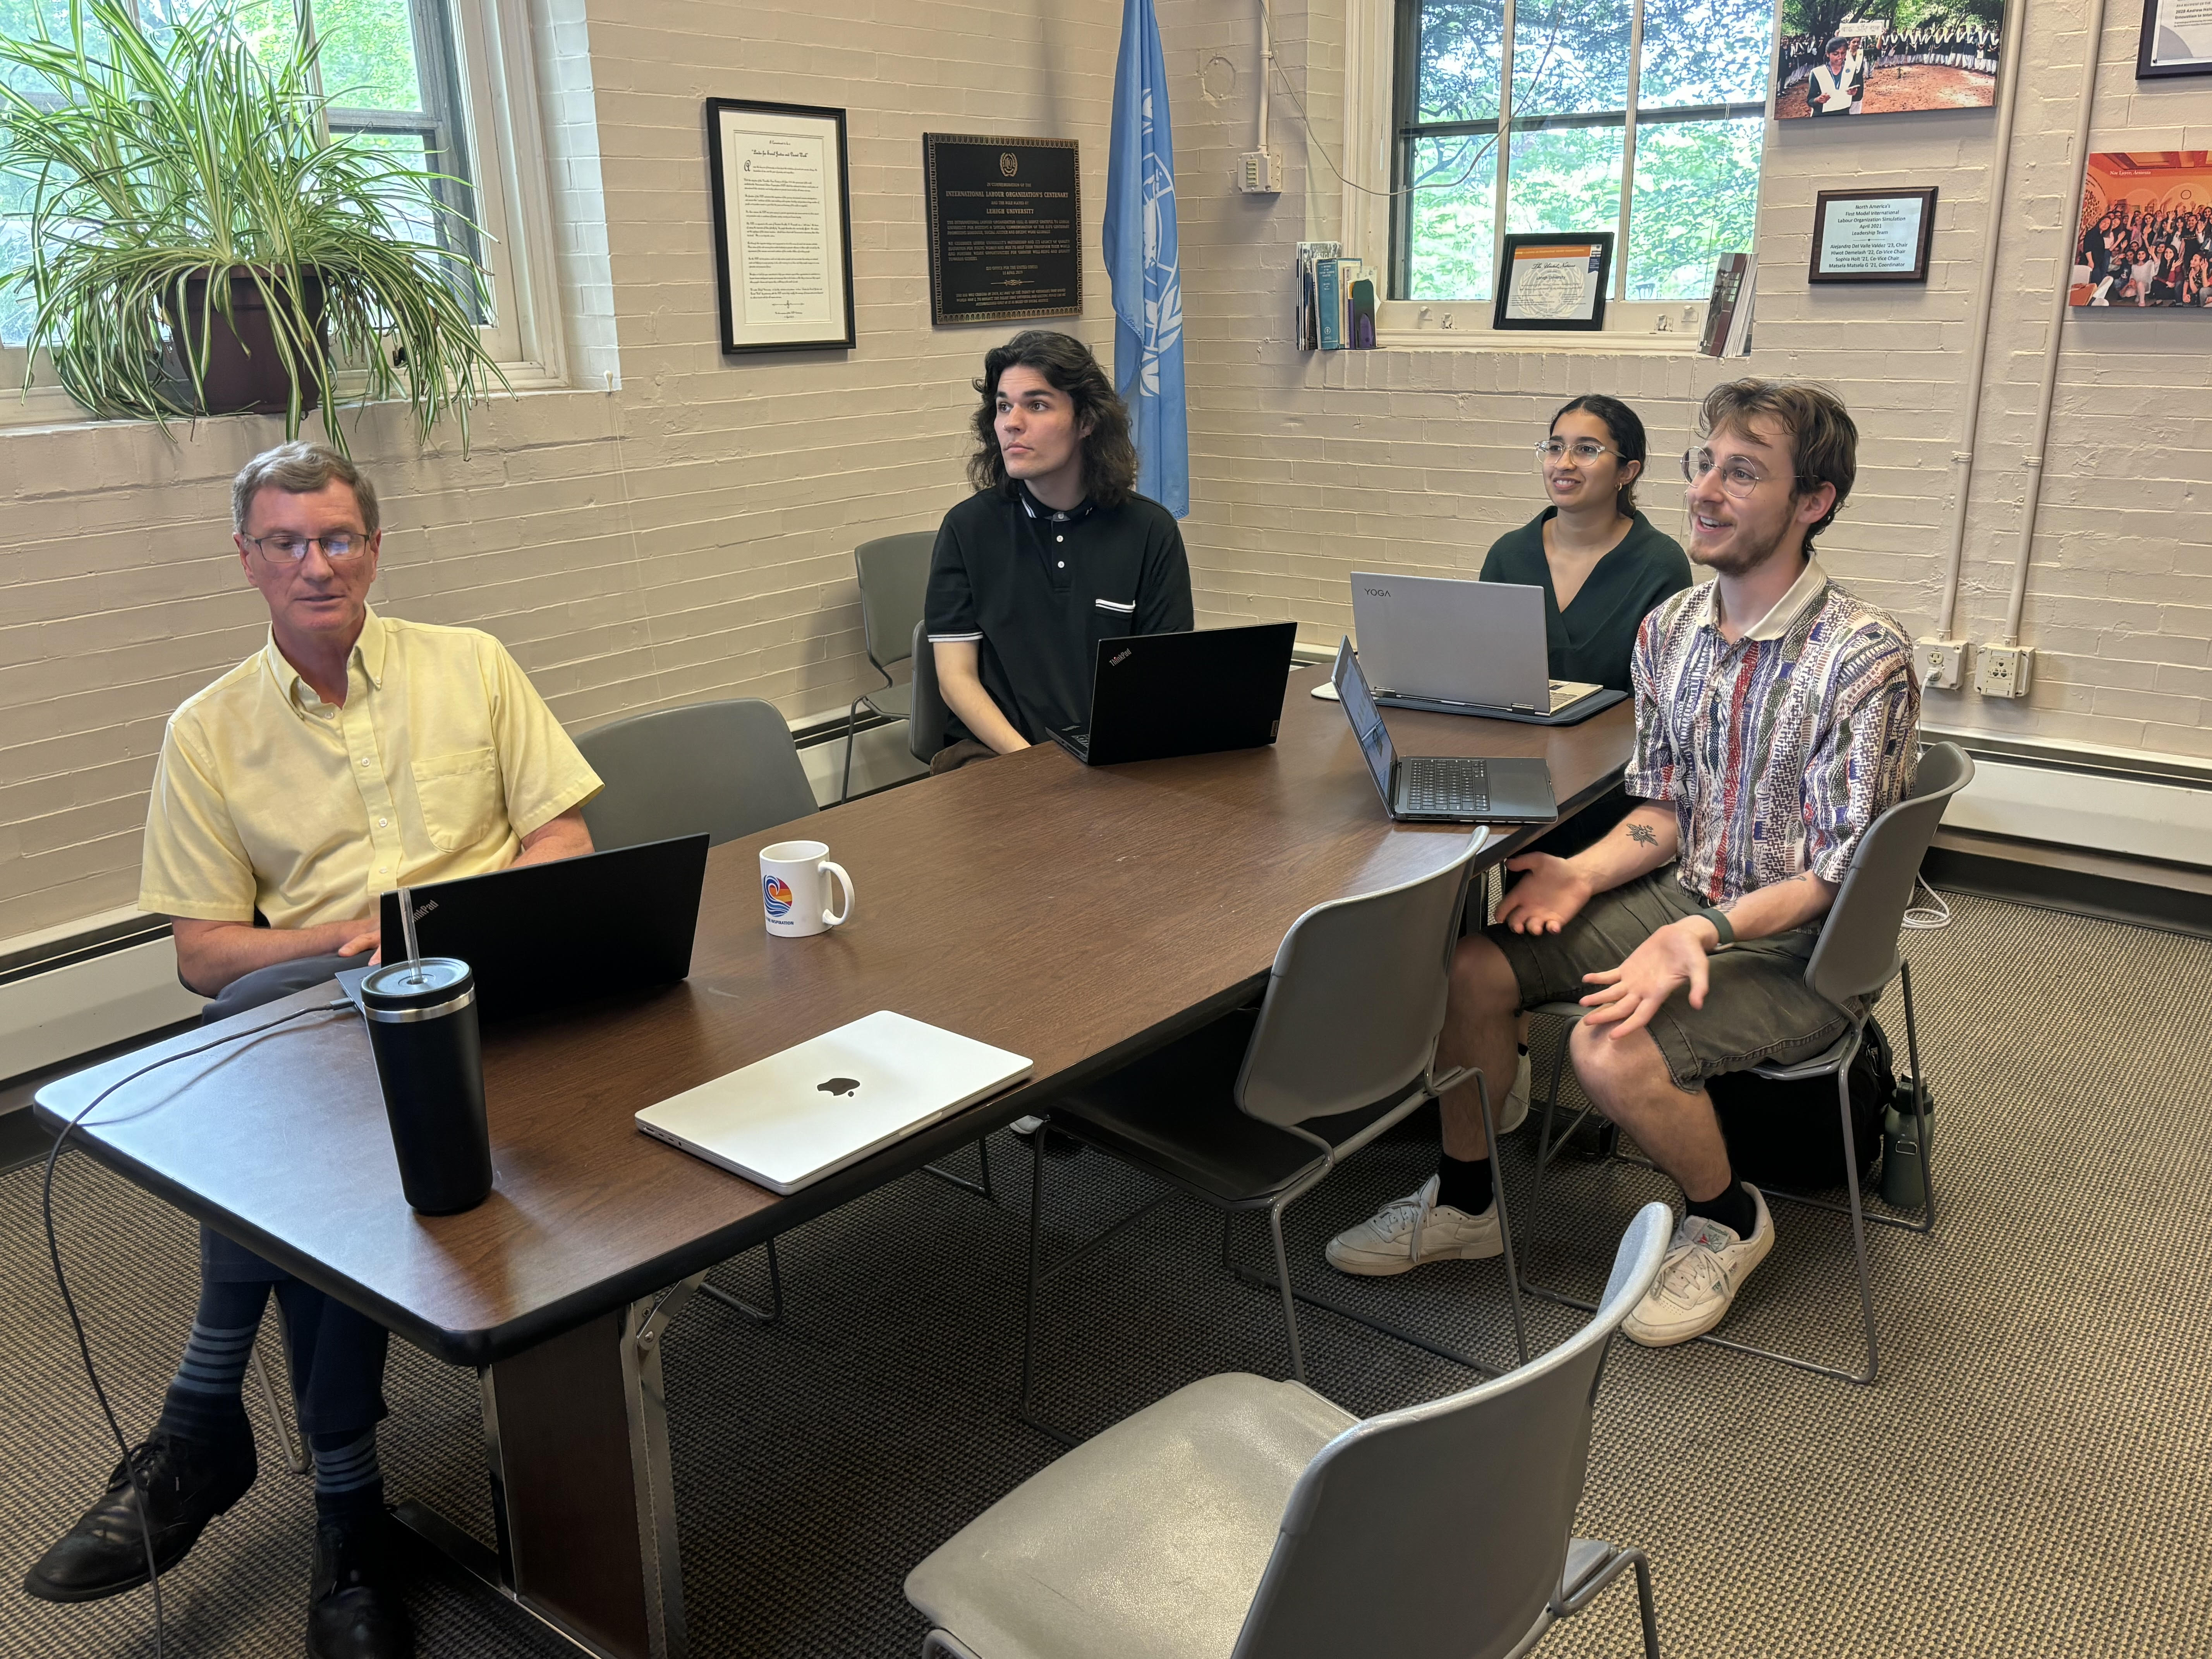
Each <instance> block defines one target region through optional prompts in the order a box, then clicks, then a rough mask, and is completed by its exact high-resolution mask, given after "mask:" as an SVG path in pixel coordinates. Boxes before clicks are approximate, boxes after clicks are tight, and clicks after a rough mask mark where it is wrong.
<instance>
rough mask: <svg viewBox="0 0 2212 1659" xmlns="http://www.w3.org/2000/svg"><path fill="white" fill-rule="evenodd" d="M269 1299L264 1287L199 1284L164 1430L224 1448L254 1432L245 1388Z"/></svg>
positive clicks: (164, 1408)
mask: <svg viewBox="0 0 2212 1659" xmlns="http://www.w3.org/2000/svg"><path fill="white" fill-rule="evenodd" d="M268 1299H269V1286H268V1285H265V1284H248V1285H233V1284H227V1283H222V1282H219V1281H211V1282H208V1283H204V1284H203V1285H201V1286H200V1304H199V1307H198V1309H197V1310H196V1311H195V1312H194V1314H193V1316H192V1334H191V1340H189V1341H187V1342H186V1343H185V1352H184V1357H183V1358H181V1359H180V1360H179V1362H178V1364H177V1374H176V1376H174V1377H173V1378H172V1379H171V1380H170V1383H169V1388H168V1392H167V1395H166V1396H165V1397H164V1398H163V1400H162V1401H161V1422H160V1424H159V1425H157V1427H158V1429H159V1431H161V1432H162V1433H164V1434H167V1435H169V1436H172V1437H174V1438H176V1439H179V1440H190V1441H194V1442H197V1443H200V1444H203V1445H213V1446H224V1447H228V1446H233V1445H235V1444H236V1443H237V1442H238V1441H240V1439H243V1438H245V1437H248V1436H250V1435H251V1434H252V1429H251V1428H250V1427H249V1426H248V1425H247V1423H246V1401H245V1399H244V1396H243V1394H242V1386H243V1384H244V1382H245V1379H246V1367H247V1366H248V1365H249V1364H251V1363H252V1358H253V1339H254V1333H255V1332H256V1331H257V1330H258V1328H260V1324H261V1310H262V1308H263V1306H264V1304H266V1303H267V1301H268Z"/></svg>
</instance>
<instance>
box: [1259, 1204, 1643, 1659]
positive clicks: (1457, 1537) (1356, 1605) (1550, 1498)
mask: <svg viewBox="0 0 2212 1659" xmlns="http://www.w3.org/2000/svg"><path fill="white" fill-rule="evenodd" d="M1673 1230H1674V1218H1673V1216H1672V1215H1671V1214H1670V1213H1669V1212H1668V1208H1667V1206H1665V1205H1663V1204H1647V1205H1645V1206H1644V1207H1643V1209H1641V1210H1640V1211H1638V1212H1637V1214H1636V1217H1635V1218H1634V1219H1633V1220H1632V1221H1631V1222H1630V1223H1629V1225H1628V1231H1627V1232H1626V1234H1624V1235H1623V1236H1622V1238H1621V1241H1620V1249H1619V1250H1617V1251H1616V1252H1615V1253H1614V1255H1613V1275H1612V1277H1611V1278H1610V1279H1608V1280H1607V1283H1606V1287H1605V1296H1604V1298H1603V1299H1602V1300H1601V1302H1600V1303H1599V1304H1598V1310H1597V1312H1596V1313H1595V1315H1593V1316H1592V1317H1591V1319H1590V1322H1589V1324H1587V1325H1585V1326H1583V1328H1582V1329H1581V1330H1579V1331H1577V1333H1576V1334H1574V1335H1573V1336H1571V1337H1570V1338H1569V1339H1568V1340H1566V1341H1565V1342H1563V1343H1562V1344H1560V1345H1559V1346H1558V1347H1556V1348H1554V1349H1553V1350H1552V1351H1551V1352H1549V1353H1547V1354H1545V1355H1544V1356H1542V1357H1541V1358H1537V1359H1533V1360H1530V1361H1529V1362H1528V1364H1525V1365H1522V1367H1520V1369H1518V1370H1512V1371H1508V1372H1507V1373H1506V1374H1505V1375H1504V1376H1501V1377H1498V1378H1497V1379H1496V1380H1494V1381H1492V1382H1488V1383H1483V1384H1482V1385H1481V1386H1480V1387H1479V1388H1474V1389H1468V1390H1467V1391H1466V1392H1465V1393H1463V1394H1455V1395H1448V1396H1447V1397H1445V1398H1444V1399H1442V1400H1436V1401H1429V1402H1428V1403H1427V1404H1425V1405H1420V1406H1410V1407H1407V1408H1406V1409H1405V1410H1403V1411H1396V1412H1389V1413H1385V1414H1384V1415H1383V1416H1381V1417H1370V1418H1369V1419H1367V1420H1366V1421H1365V1422H1364V1423H1358V1424H1355V1425H1352V1427H1351V1428H1348V1429H1346V1431H1344V1432H1343V1433H1342V1434H1340V1435H1339V1436H1337V1437H1336V1438H1335V1439H1334V1440H1332V1441H1330V1442H1329V1443H1328V1445H1326V1446H1324V1447H1322V1449H1321V1450H1320V1451H1319V1452H1318V1453H1316V1455H1315V1457H1314V1460H1313V1462H1310V1463H1309V1464H1307V1465H1306V1468H1305V1471H1304V1474H1300V1475H1299V1476H1298V1480H1297V1485H1296V1486H1293V1487H1292V1488H1291V1497H1290V1501H1289V1503H1287V1504H1285V1505H1284V1508H1283V1519H1282V1524H1281V1528H1280V1530H1279V1533H1278V1534H1277V1535H1276V1539H1275V1549H1274V1553H1273V1555H1272V1556H1271V1557H1269V1559H1268V1561H1267V1571H1266V1572H1265V1573H1264V1574H1263V1575H1262V1576H1261V1580H1260V1588H1259V1589H1258V1591H1257V1592H1256V1593H1255V1595H1254V1596H1253V1598H1252V1606H1251V1608H1250V1610H1249V1612H1248V1613H1246V1614H1245V1616H1244V1628H1243V1631H1242V1632H1241V1633H1240V1634H1239V1635H1238V1637H1237V1646H1236V1650H1235V1652H1234V1655H1233V1656H1232V1659H1343V1656H1345V1655H1346V1654H1355V1653H1387V1654H1389V1655H1390V1656H1392V1659H1498V1656H1500V1655H1504V1654H1507V1653H1510V1652H1511V1651H1512V1650H1513V1649H1514V1648H1515V1647H1516V1644H1519V1643H1520V1642H1521V1641H1522V1638H1525V1637H1526V1636H1527V1635H1528V1632H1529V1630H1530V1629H1531V1627H1532V1626H1534V1624H1535V1622H1536V1620H1537V1616H1538V1615H1539V1614H1540V1613H1542V1611H1543V1609H1544V1606H1545V1603H1546V1602H1547V1601H1550V1600H1551V1598H1552V1597H1553V1596H1554V1595H1558V1594H1559V1578H1560V1574H1561V1572H1562V1571H1563V1570H1564V1569H1565V1565H1566V1559H1567V1544H1568V1541H1569V1539H1570V1537H1571V1534H1572V1528H1573V1525H1574V1518H1575V1506H1576V1504H1577V1503H1578V1502H1579V1501H1580V1499H1581V1498H1582V1492H1583V1471H1584V1469H1585V1468H1586V1467H1587V1465H1588V1462H1589V1437H1590V1419H1591V1416H1592V1413H1593V1411H1594V1409H1595V1405H1596V1401H1597V1388H1598V1382H1599V1378H1600V1376H1601V1373H1602V1371H1603V1370H1604V1363H1605V1352H1606V1346H1607V1343H1609V1342H1610V1341H1611V1340H1612V1338H1613V1332H1614V1330H1615V1329H1616V1328H1618V1327H1619V1326H1620V1322H1621V1321H1622V1320H1624V1319H1626V1317H1627V1316H1628V1311H1629V1310H1630V1309H1632V1308H1633V1307H1634V1306H1635V1305H1636V1304H1637V1303H1638V1302H1639V1301H1641V1300H1642V1299H1643V1297H1644V1296H1645V1294H1646V1293H1647V1292H1649V1291H1650V1288H1651V1284H1652V1281H1653V1280H1654V1279H1656V1278H1657V1277H1658V1276H1659V1265H1660V1262H1661V1261H1662V1258H1663V1257H1664V1256H1665V1255H1666V1253H1667V1240H1668V1235H1669V1234H1670V1233H1671V1232H1672V1231H1673Z"/></svg>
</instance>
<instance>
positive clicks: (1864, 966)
mask: <svg viewBox="0 0 2212 1659" xmlns="http://www.w3.org/2000/svg"><path fill="white" fill-rule="evenodd" d="M1973 778H1974V763H1973V762H1972V760H1970V759H1968V758H1967V756H1966V750H1963V749H1961V748H1960V747H1959V745H1958V744H1954V743H1939V744H1933V745H1931V746H1930V747H1929V748H1927V749H1924V750H1922V751H1921V755H1920V764H1919V767H1918V769H1917V770H1916V771H1915V773H1914V775H1913V780H1912V788H1911V792H1910V793H1908V794H1907V795H1906V796H1905V799H1902V800H1900V801H1899V802H1898V803H1897V804H1896V805H1894V806H1893V807H1891V808H1890V809H1889V810H1888V811H1887V812H1884V813H1883V814H1882V815H1881V817H1878V818H1876V819H1875V821H1874V823H1872V824H1871V825H1869V828H1868V829H1867V832H1866V835H1865V836H1864V838H1863V839H1862V840H1861V841H1860V842H1859V845H1858V850H1857V853H1855V854H1853V855H1852V858H1851V863H1850V868H1849V869H1848V870H1846V871H1844V881H1843V885H1842V886H1841V887H1839V888H1838V890H1837V891H1836V902H1835V903H1834V904H1833V905H1832V906H1830V907H1829V910H1828V915H1827V917H1826V920H1825V921H1823V922H1822V923H1821V924H1820V940H1819V942H1818V943H1816V944H1815V945H1814V947H1813V954H1812V956H1811V957H1810V958H1809V959H1808V961H1807V962H1806V963H1805V983H1806V984H1808V985H1809V986H1811V987H1813V989H1814V991H1816V992H1817V993H1819V994H1820V995H1821V996H1823V997H1826V999H1827V1000H1829V1001H1831V1002H1832V1003H1836V1004H1838V1006H1845V1005H1848V1004H1849V1003H1850V1002H1851V1001H1853V1000H1863V1003H1864V1005H1865V1007H1866V1011H1867V1012H1868V1013H1869V1014H1871V1013H1872V1012H1873V1011H1874V1003H1875V999H1876V998H1877V997H1879V996H1880V995H1881V993H1882V992H1883V991H1884V990H1885V989H1887V987H1888V985H1889V982H1890V981H1892V980H1895V981H1898V986H1899V997H1900V1000H1902V1002H1903V1003H1904V1005H1905V1052H1906V1055H1907V1063H1908V1064H1910V1065H1911V1068H1912V1085H1913V1088H1912V1103H1913V1115H1914V1118H1915V1120H1916V1122H1917V1132H1918V1134H1919V1137H1920V1139H1919V1146H1920V1152H1921V1157H1920V1195H1921V1213H1920V1218H1919V1219H1918V1220H1917V1221H1914V1220H1906V1219H1904V1218H1899V1217H1894V1216H1882V1215H1869V1214H1868V1213H1867V1212H1866V1206H1864V1204H1863V1202H1862V1201H1861V1200H1860V1196H1859V1164H1858V1149H1857V1141H1856V1139H1855V1137H1854V1135H1853V1132H1852V1128H1851V1093H1850V1071H1851V1061H1852V1060H1854V1059H1855V1058H1857V1054H1858V1051H1859V1044H1860V1042H1862V1041H1863V1037H1864V1036H1865V1024H1864V1021H1863V1019H1862V1020H1859V1021H1856V1022H1854V1023H1853V1024H1852V1025H1851V1026H1850V1029H1849V1030H1846V1031H1845V1032H1844V1034H1843V1036H1839V1037H1838V1038H1837V1039H1836V1041H1835V1042H1833V1043H1832V1044H1831V1045H1830V1046H1829V1047H1828V1048H1827V1049H1826V1051H1825V1052H1823V1053H1821V1054H1815V1055H1814V1057H1813V1058H1812V1059H1810V1060H1800V1061H1798V1062H1797V1063H1796V1065H1793V1066H1783V1065H1777V1064H1771V1063H1770V1064H1767V1065H1763V1066H1753V1067H1752V1068H1751V1069H1752V1075H1753V1076H1754V1077H1763V1078H1765V1079H1769V1080H1770V1081H1772V1082H1777V1083H1796V1082H1800V1081H1803V1080H1805V1079H1813V1078H1823V1077H1832V1078H1834V1079H1835V1080H1836V1101H1837V1104H1838V1107H1839V1108H1840V1109H1841V1111H1842V1114H1843V1121H1844V1184H1845V1186H1846V1188H1847V1189H1848V1191H1849V1194H1850V1201H1849V1203H1847V1204H1837V1203H1834V1202H1832V1201H1831V1200H1826V1199H1820V1198H1813V1197H1809V1196H1807V1195H1805V1194H1798V1193H1784V1192H1769V1191H1767V1190H1766V1189H1765V1188H1760V1190H1761V1191H1762V1192H1765V1194H1766V1196H1767V1197H1768V1198H1770V1199H1778V1200H1782V1201H1784V1202H1785V1203H1790V1204H1796V1205H1800V1206H1805V1207H1807V1208H1810V1209H1816V1210H1827V1211H1831V1212H1834V1213H1837V1214H1840V1215H1848V1216H1849V1217H1850V1218H1851V1249H1852V1251H1853V1254H1854V1255H1855V1256H1856V1258H1857V1263H1858V1278H1859V1313H1860V1316H1861V1317H1862V1319H1863V1322H1864V1323H1865V1327H1866V1365H1865V1368H1864V1369H1863V1370H1857V1371H1847V1370H1844V1369H1842V1368H1841V1367H1840V1366H1836V1365H1824V1364H1820V1363H1819V1362H1818V1361H1816V1360H1812V1359H1807V1358H1802V1357H1801V1356H1799V1355H1796V1354H1792V1353H1785V1352H1783V1351H1781V1350H1780V1349H1777V1348H1762V1347H1760V1346H1758V1345H1757V1344H1755V1343H1750V1342H1739V1341H1736V1340H1734V1339H1732V1338H1729V1337H1724V1336H1716V1335H1712V1334H1706V1335H1705V1336H1701V1337H1699V1338H1698V1339H1697V1340H1699V1341H1700V1342H1710V1343H1711V1344H1712V1345H1713V1346H1715V1347H1719V1348H1733V1349H1735V1351H1736V1352H1738V1353H1748V1354H1757V1355H1758V1356H1759V1358H1763V1359H1776V1360H1779V1361H1781V1363H1782V1364H1785V1365H1795V1366H1796V1367H1797V1368H1798V1369H1799V1370H1808V1371H1818V1372H1820V1374H1821V1375H1822V1376H1836V1377H1841V1378H1842V1379H1843V1380H1844V1381H1845V1382H1847V1383H1872V1382H1873V1381H1874V1380H1875V1376H1877V1375H1878V1374H1879V1372H1880V1370H1881V1346H1880V1344H1879V1342H1878V1340H1877V1339H1876V1337H1875V1321H1874V1280H1873V1278H1872V1276H1871V1274H1870V1273H1869V1270H1868V1267H1867V1249H1866V1228H1867V1224H1868V1223H1869V1222H1873V1223H1875V1225H1881V1226H1887V1227H1897V1228H1901V1229H1903V1230H1905V1231H1910V1232H1918V1233H1928V1232H1933V1231H1935V1227H1936V1177H1935V1172H1934V1171H1933V1170H1931V1169H1930V1168H1929V1164H1930V1161H1931V1160H1930V1158H1929V1140H1928V1101H1929V1094H1928V1087H1927V1074H1926V1073H1924V1072H1923V1070H1922V1069H1921V1060H1920V1029H1919V1023H1918V1021H1917V1018H1915V1016H1914V1013H1913V1009H1912V967H1911V963H1908V962H1906V961H1905V953H1904V951H1903V950H1902V949H1901V948H1899V940H1900V937H1901V933H1902V930H1903V928H1904V925H1905V908H1906V907H1907V906H1908V905H1910V904H1911V902H1912V890H1913V884H1914V883H1915V882H1916V881H1917V879H1918V878H1919V874H1920V862H1921V860H1923V859H1924V858H1926V857H1927V855H1928V848H1929V843H1930V842H1933V841H1934V840H1935V838H1936V826H1937V825H1938V824H1940V823H1942V821H1943V812H1944V810H1945V808H1947V807H1948V805H1950V803H1951V797H1952V796H1954V795H1955V794H1957V793H1959V792H1960V790H1961V789H1963V788H1965V787H1966V786H1967V785H1968V784H1969V783H1971V782H1972V781H1973ZM1535 1012H1538V1013H1540V1014H1553V1015H1556V1016H1558V1017H1559V1018H1562V1019H1565V1020H1566V1021H1568V1022H1569V1023H1570V1024H1571V1023H1573V1022H1575V1021H1577V1020H1579V1019H1581V1018H1582V1017H1583V1006H1582V1005H1581V1004H1580V1003H1575V1002H1551V1003H1546V1004H1545V1005H1544V1006H1541V1008H1538V1009H1537V1010H1536V1011H1535ZM1565 1055H1566V1045H1565V1043H1564V1042H1563V1043H1562V1044H1561V1045H1560V1048H1559V1057H1558V1058H1557V1059H1556V1060H1554V1061H1553V1067H1552V1086H1551V1092H1550V1094H1549V1096H1548V1097H1547V1098H1546V1099H1545V1102H1544V1114H1543V1119H1542V1125H1543V1127H1542V1130H1541V1134H1540V1136H1539V1139H1538V1145H1537V1154H1536V1174H1537V1179H1538V1182H1539V1184H1540V1185H1541V1181H1542V1176H1543V1171H1544V1166H1545V1165H1546V1164H1548V1163H1549V1162H1550V1160H1551V1158H1552V1155H1553V1152H1554V1151H1555V1150H1556V1147H1555V1145H1554V1137H1553V1134H1552V1119H1553V1113H1554V1111H1555V1110H1556V1109H1557V1104H1558V1101H1559V1077H1560V1072H1561V1068H1562V1067H1564V1066H1565V1063H1566V1062H1565ZM1591 1110H1592V1108H1590V1107H1588V1106H1585V1107H1584V1108H1583V1109H1582V1111H1581V1112H1580V1113H1578V1114H1577V1115H1576V1117H1575V1121H1574V1123H1571V1124H1570V1125H1568V1127H1567V1128H1566V1130H1565V1132H1564V1133H1563V1134H1562V1135H1561V1136H1559V1138H1558V1139H1560V1140H1564V1139H1565V1137H1566V1136H1567V1135H1571V1134H1572V1133H1574V1130H1575V1127H1576V1126H1577V1125H1578V1124H1580V1123H1581V1122H1582V1121H1583V1118H1584V1117H1587V1116H1588V1115H1589V1113H1590V1111H1591ZM1528 1291H1529V1292H1530V1294H1532V1295H1536V1296H1541V1297H1546V1298H1547V1300H1551V1301H1555V1302H1565V1303H1567V1304H1569V1305H1570V1306H1574V1307H1583V1308H1587V1307H1588V1306H1589V1304H1588V1303H1586V1302H1577V1301H1576V1300H1575V1299H1574V1298H1572V1297H1562V1296H1560V1295H1559V1294H1558V1293H1557V1292H1556V1291H1549V1290H1547V1289H1545V1288H1544V1287H1543V1286H1541V1285H1535V1284H1533V1283H1532V1284H1529V1285H1528Z"/></svg>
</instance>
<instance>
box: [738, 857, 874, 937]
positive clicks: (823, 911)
mask: <svg viewBox="0 0 2212 1659" xmlns="http://www.w3.org/2000/svg"><path fill="white" fill-rule="evenodd" d="M760 861H761V907H762V908H763V909H764V910H765V911H766V912H767V913H768V930H769V933H773V934H775V936H776V937H777V938H778V939H805V938H807V937H808V936H809V935H811V934H814V933H827V932H829V929H831V928H832V927H843V926H844V925H845V924H846V923H847V922H848V921H851V920H852V919H853V878H852V877H850V876H848V875H847V874H846V873H845V869H844V866H842V865H838V864H832V863H830V862H829V848H827V847H826V846H824V845H823V843H822V842H818V841H780V842H776V843H775V846H773V847H765V848H762V849H761V855H760ZM831 876H835V877H836V878H837V883H838V884H839V885H840V886H842V888H843V889H844V890H845V908H843V909H842V910H840V911H838V912H837V913H836V915H831V914H830V910H829V878H830V877H831Z"/></svg>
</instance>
